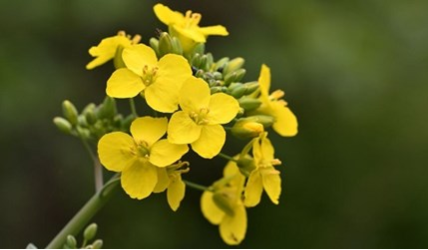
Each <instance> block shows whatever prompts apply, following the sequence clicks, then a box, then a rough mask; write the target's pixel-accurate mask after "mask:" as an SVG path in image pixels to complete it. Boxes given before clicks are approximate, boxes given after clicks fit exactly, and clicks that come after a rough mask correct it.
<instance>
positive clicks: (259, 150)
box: [253, 137, 264, 165]
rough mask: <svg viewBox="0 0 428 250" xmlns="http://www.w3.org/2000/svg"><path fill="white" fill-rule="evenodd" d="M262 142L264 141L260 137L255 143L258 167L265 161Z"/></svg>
mask: <svg viewBox="0 0 428 250" xmlns="http://www.w3.org/2000/svg"><path fill="white" fill-rule="evenodd" d="M261 141H262V138H260V137H259V138H256V139H255V140H254V141H253V157H254V162H255V163H256V165H258V164H259V162H260V161H261V160H263V159H264V155H263V151H262V147H261V145H260V143H261Z"/></svg>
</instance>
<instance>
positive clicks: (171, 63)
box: [157, 54, 192, 89]
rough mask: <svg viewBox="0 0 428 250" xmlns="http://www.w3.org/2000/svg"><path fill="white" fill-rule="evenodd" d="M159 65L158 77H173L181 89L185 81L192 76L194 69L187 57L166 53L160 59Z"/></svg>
mask: <svg viewBox="0 0 428 250" xmlns="http://www.w3.org/2000/svg"><path fill="white" fill-rule="evenodd" d="M158 67H159V70H158V71H157V76H158V79H159V78H162V79H163V78H168V79H171V80H173V81H174V84H175V85H177V86H178V87H179V88H180V89H181V86H182V85H183V83H184V82H185V81H186V80H187V79H188V78H189V77H191V76H192V69H191V68H190V65H189V63H188V62H187V60H186V58H184V57H182V56H179V55H174V54H168V55H165V56H164V57H162V58H161V59H160V60H159V63H158Z"/></svg>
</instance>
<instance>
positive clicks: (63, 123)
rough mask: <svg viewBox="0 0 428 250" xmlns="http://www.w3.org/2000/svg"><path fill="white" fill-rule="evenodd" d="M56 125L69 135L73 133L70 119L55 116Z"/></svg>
mask: <svg viewBox="0 0 428 250" xmlns="http://www.w3.org/2000/svg"><path fill="white" fill-rule="evenodd" d="M53 122H54V124H55V126H56V127H57V128H58V129H59V130H60V131H61V132H63V133H65V134H67V135H69V134H71V130H72V126H71V124H70V122H69V121H67V120H66V119H64V118H62V117H55V118H54V119H53Z"/></svg>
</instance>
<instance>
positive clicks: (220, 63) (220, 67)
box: [214, 57, 229, 72]
mask: <svg viewBox="0 0 428 250" xmlns="http://www.w3.org/2000/svg"><path fill="white" fill-rule="evenodd" d="M228 63H229V57H223V58H222V59H220V60H218V61H217V62H216V63H215V66H214V70H216V71H219V72H223V70H224V67H225V66H226V65H227V64H228Z"/></svg>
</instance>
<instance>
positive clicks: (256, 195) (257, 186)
mask: <svg viewBox="0 0 428 250" xmlns="http://www.w3.org/2000/svg"><path fill="white" fill-rule="evenodd" d="M262 193H263V183H262V178H261V176H260V170H259V169H256V170H253V172H251V174H250V177H249V178H248V182H247V186H246V187H245V193H244V197H245V206H246V207H255V206H257V204H259V203H260V199H261V197H262Z"/></svg>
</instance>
